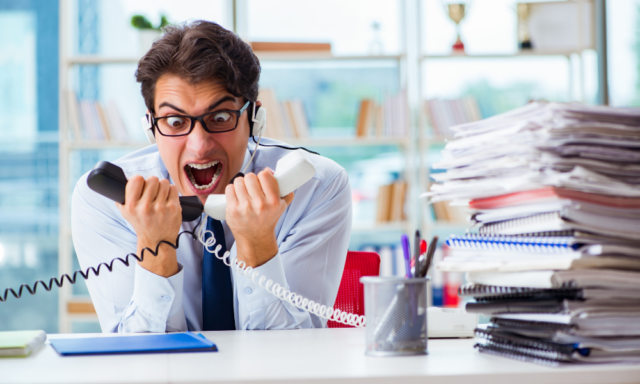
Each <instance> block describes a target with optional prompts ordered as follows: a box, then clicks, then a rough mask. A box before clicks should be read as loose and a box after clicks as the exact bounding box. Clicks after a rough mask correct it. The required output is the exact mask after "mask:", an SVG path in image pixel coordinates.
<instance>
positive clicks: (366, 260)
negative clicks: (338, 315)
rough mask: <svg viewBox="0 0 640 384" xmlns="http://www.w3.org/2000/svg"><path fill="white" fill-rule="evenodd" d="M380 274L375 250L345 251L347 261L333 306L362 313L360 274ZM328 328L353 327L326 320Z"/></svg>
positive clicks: (362, 288)
mask: <svg viewBox="0 0 640 384" xmlns="http://www.w3.org/2000/svg"><path fill="white" fill-rule="evenodd" d="M379 274H380V255H378V254H377V253H375V252H353V251H349V252H347V261H346V263H345V264H344V272H343V273H342V280H341V281H340V288H338V296H337V297H336V303H335V304H334V306H333V307H334V308H337V309H339V310H341V311H346V312H349V313H355V314H357V315H364V286H363V285H362V283H360V278H361V277H362V276H378V275H379ZM327 326H328V327H329V328H353V327H352V326H350V325H344V324H342V323H337V322H335V321H332V320H329V321H328V322H327Z"/></svg>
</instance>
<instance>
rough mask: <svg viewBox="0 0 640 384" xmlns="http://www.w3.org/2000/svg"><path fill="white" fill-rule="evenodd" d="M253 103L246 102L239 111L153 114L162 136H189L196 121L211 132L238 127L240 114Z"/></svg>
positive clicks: (227, 130)
mask: <svg viewBox="0 0 640 384" xmlns="http://www.w3.org/2000/svg"><path fill="white" fill-rule="evenodd" d="M250 104H251V102H250V101H247V102H246V104H245V105H244V106H243V107H242V108H240V109H239V110H237V111H234V110H230V109H221V110H219V111H214V112H209V113H205V114H204V115H200V116H186V115H169V116H162V117H154V116H151V119H152V121H153V126H154V127H155V128H156V129H157V130H158V132H160V134H161V135H162V136H171V137H176V136H187V135H188V134H190V133H191V131H193V128H194V127H195V126H196V121H199V122H200V124H202V127H203V128H204V130H205V131H207V132H209V133H222V132H229V131H233V130H234V129H236V128H237V127H238V121H239V120H240V116H242V114H243V113H244V111H245V110H246V109H247V108H248V107H249V105H250Z"/></svg>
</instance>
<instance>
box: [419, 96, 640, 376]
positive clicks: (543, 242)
mask: <svg viewBox="0 0 640 384" xmlns="http://www.w3.org/2000/svg"><path fill="white" fill-rule="evenodd" d="M454 131H455V132H456V139H455V140H454V141H452V142H450V143H448V144H447V146H446V148H445V150H444V160H443V161H442V162H441V163H439V164H437V165H436V167H437V168H443V169H445V170H446V172H444V173H439V174H435V175H434V176H433V177H434V179H435V180H436V181H438V182H439V183H438V184H434V185H433V187H432V189H431V191H430V192H429V193H428V194H427V195H430V196H431V199H432V201H448V200H458V204H461V202H464V204H465V205H467V207H468V208H469V211H470V212H469V213H470V218H471V221H472V223H473V224H474V228H475V229H477V230H476V231H474V232H475V233H470V234H467V235H466V236H463V237H456V236H452V237H450V238H449V239H448V240H447V245H448V247H449V252H448V256H447V257H445V258H444V260H443V261H442V262H441V263H439V265H438V268H439V269H441V270H443V271H449V272H451V271H455V272H467V281H468V282H469V284H468V285H466V286H463V287H462V288H461V289H460V294H461V295H463V296H469V297H473V298H475V302H472V303H468V304H467V310H468V311H470V312H475V313H482V314H486V315H489V316H491V317H492V318H491V325H490V326H489V327H488V328H487V329H479V330H477V336H478V337H479V338H480V339H481V341H480V342H479V343H478V344H477V348H478V349H479V350H480V351H482V352H487V353H492V354H498V355H503V356H510V357H515V358H517V359H520V360H527V361H535V362H542V363H545V364H558V363H559V362H576V361H579V362H611V361H622V362H640V283H639V282H640V110H638V109H636V110H633V109H616V108H610V107H587V106H583V105H576V104H558V103H548V104H542V103H533V104H530V105H528V106H526V107H523V108H520V109H517V110H514V111H512V112H509V113H506V114H503V115H499V116H496V117H493V118H491V119H487V120H483V121H480V122H477V123H473V124H465V125H460V126H457V127H455V128H454Z"/></svg>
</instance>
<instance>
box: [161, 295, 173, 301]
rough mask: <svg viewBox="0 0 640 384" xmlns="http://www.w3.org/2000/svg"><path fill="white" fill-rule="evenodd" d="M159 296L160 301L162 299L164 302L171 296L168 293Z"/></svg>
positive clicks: (169, 299)
mask: <svg viewBox="0 0 640 384" xmlns="http://www.w3.org/2000/svg"><path fill="white" fill-rule="evenodd" d="M160 298H161V299H162V301H164V302H165V303H168V302H170V301H171V296H169V295H162V296H160Z"/></svg>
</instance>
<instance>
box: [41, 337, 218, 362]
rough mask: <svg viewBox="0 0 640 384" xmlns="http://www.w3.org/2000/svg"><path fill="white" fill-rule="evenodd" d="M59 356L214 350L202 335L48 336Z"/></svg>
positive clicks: (212, 345) (215, 349) (214, 346)
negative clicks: (51, 337) (66, 337)
mask: <svg viewBox="0 0 640 384" xmlns="http://www.w3.org/2000/svg"><path fill="white" fill-rule="evenodd" d="M50 341H51V345H52V346H53V348H54V349H55V350H56V352H58V353H59V354H60V355H62V356H74V355H102V354H121V353H166V352H217V351H218V348H217V347H216V345H215V344H214V343H212V342H211V341H209V340H207V339H206V338H205V337H204V336H202V335H201V334H197V335H196V334H195V333H191V332H185V333H161V334H154V335H140V336H113V337H91V338H73V339H50Z"/></svg>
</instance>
